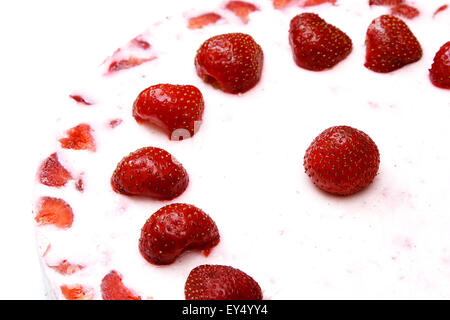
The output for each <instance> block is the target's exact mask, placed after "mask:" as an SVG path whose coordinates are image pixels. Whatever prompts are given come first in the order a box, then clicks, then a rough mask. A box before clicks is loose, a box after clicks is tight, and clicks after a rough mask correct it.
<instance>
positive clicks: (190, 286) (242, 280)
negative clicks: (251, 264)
mask: <svg viewBox="0 0 450 320" xmlns="http://www.w3.org/2000/svg"><path fill="white" fill-rule="evenodd" d="M184 295H185V297H186V300H262V298H263V296H262V292H261V288H260V287H259V285H258V283H257V282H256V281H255V280H253V278H252V277H250V276H249V275H247V274H245V273H244V272H242V271H240V270H238V269H235V268H232V267H229V266H219V265H201V266H198V267H196V268H194V269H193V270H192V271H191V273H190V274H189V277H188V278H187V280H186V284H185V287H184Z"/></svg>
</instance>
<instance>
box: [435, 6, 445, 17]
mask: <svg viewBox="0 0 450 320" xmlns="http://www.w3.org/2000/svg"><path fill="white" fill-rule="evenodd" d="M447 9H448V4H444V5H442V6H440V7H439V8H437V9H436V11H435V12H434V13H433V18H434V17H435V16H436V15H437V14H439V13H441V12H442V11H445V10H447Z"/></svg>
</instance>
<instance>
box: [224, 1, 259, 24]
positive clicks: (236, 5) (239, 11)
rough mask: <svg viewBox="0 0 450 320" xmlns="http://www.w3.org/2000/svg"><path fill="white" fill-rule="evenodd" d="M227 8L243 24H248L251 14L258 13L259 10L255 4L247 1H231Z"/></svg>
mask: <svg viewBox="0 0 450 320" xmlns="http://www.w3.org/2000/svg"><path fill="white" fill-rule="evenodd" d="M225 8H226V9H228V10H230V11H232V12H233V13H234V14H235V15H237V16H238V17H239V18H241V20H242V22H244V23H248V21H249V19H248V16H249V14H250V13H252V12H255V11H258V10H259V8H258V7H257V6H255V5H254V4H253V3H250V2H246V1H229V2H228V3H227V4H226V5H225Z"/></svg>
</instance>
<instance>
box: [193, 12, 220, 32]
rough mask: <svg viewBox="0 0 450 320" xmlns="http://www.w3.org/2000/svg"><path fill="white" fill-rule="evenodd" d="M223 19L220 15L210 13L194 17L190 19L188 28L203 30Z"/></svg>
mask: <svg viewBox="0 0 450 320" xmlns="http://www.w3.org/2000/svg"><path fill="white" fill-rule="evenodd" d="M220 19H222V17H221V16H220V15H218V14H217V13H214V12H208V13H204V14H201V15H199V16H197V17H192V18H190V19H189V22H188V28H189V29H201V28H203V27H204V26H206V25H208V24H214V23H216V22H217V21H219V20H220Z"/></svg>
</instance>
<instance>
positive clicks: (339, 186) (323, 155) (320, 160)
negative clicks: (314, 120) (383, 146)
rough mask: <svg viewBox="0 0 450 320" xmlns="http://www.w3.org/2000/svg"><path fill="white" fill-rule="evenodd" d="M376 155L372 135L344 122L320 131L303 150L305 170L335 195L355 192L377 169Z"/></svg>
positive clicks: (321, 187)
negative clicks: (304, 151)
mask: <svg viewBox="0 0 450 320" xmlns="http://www.w3.org/2000/svg"><path fill="white" fill-rule="evenodd" d="M379 164H380V155H379V152H378V148H377V146H376V145H375V143H374V142H373V141H372V139H371V138H370V137H369V136H368V135H367V134H365V133H364V132H362V131H359V130H357V129H354V128H352V127H348V126H337V127H331V128H329V129H327V130H325V131H323V132H322V133H321V134H320V135H319V136H318V137H317V138H315V139H314V141H313V142H312V143H311V145H310V146H309V148H308V149H307V150H306V153H305V158H304V167H305V172H306V174H307V175H308V176H309V177H310V178H311V180H312V181H313V183H314V184H315V185H316V186H317V187H319V188H320V189H322V190H324V191H326V192H329V193H332V194H337V195H343V196H344V195H350V194H353V193H356V192H358V191H360V190H361V189H363V188H364V187H366V186H367V185H368V184H370V183H371V182H372V181H373V179H374V178H375V176H376V175H377V172H378V167H379Z"/></svg>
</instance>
